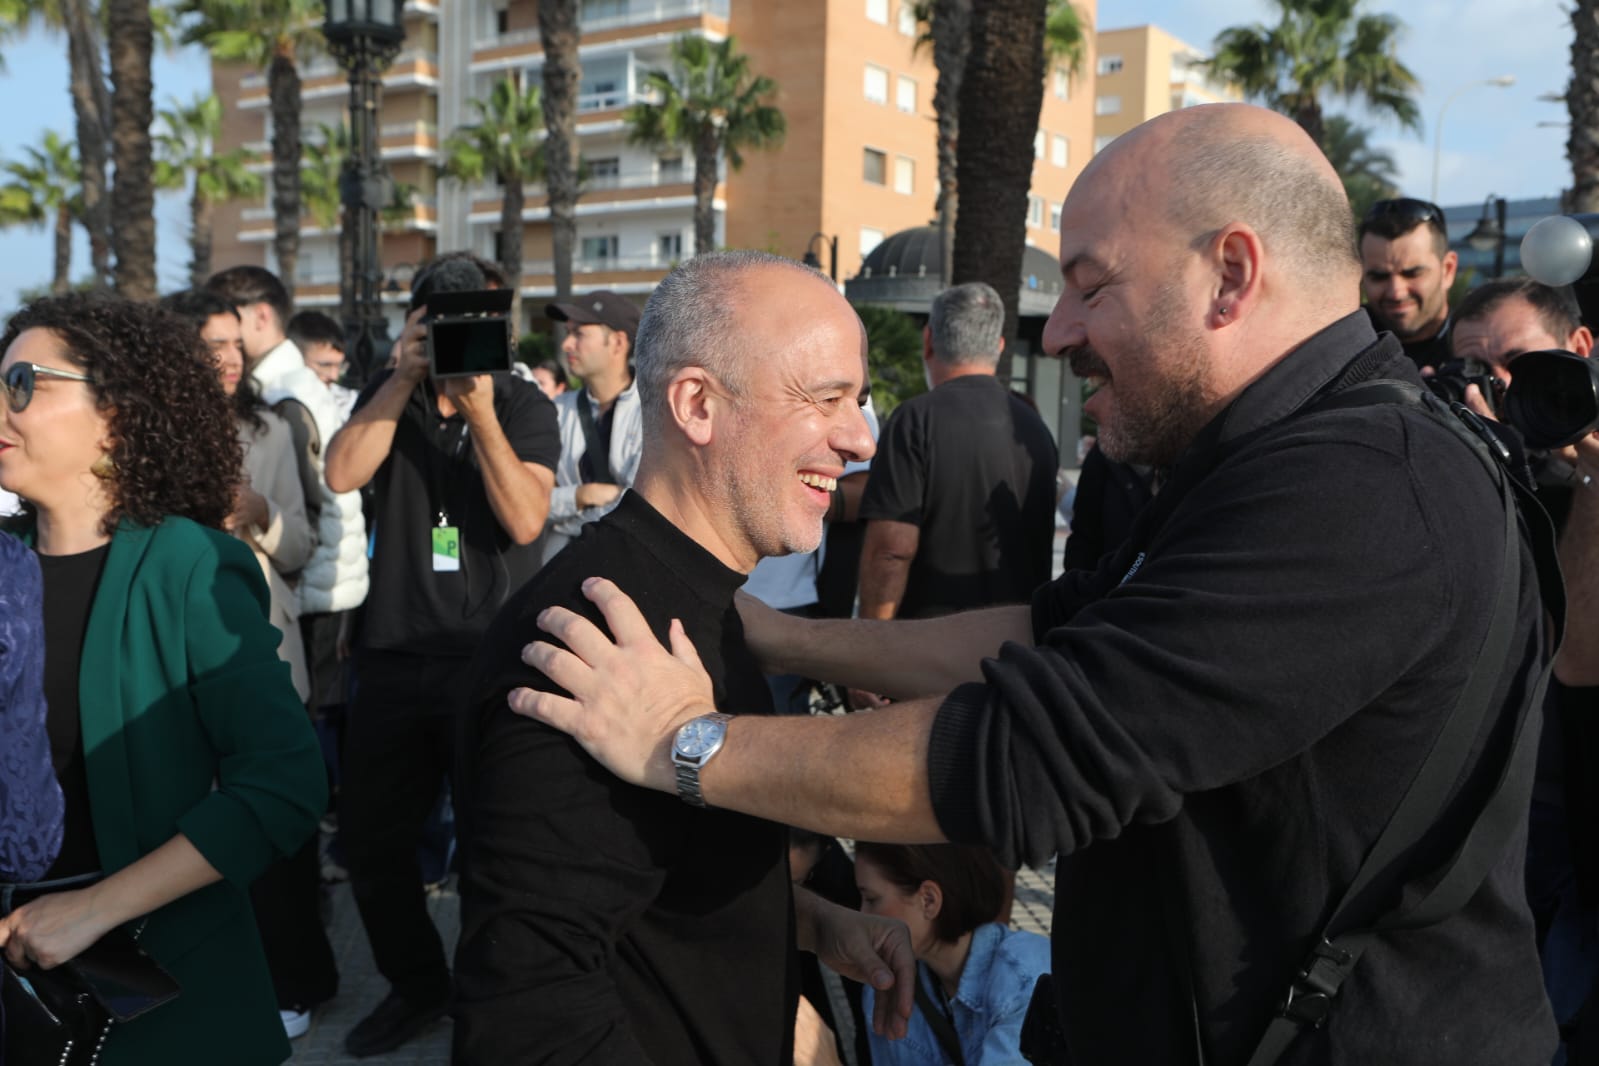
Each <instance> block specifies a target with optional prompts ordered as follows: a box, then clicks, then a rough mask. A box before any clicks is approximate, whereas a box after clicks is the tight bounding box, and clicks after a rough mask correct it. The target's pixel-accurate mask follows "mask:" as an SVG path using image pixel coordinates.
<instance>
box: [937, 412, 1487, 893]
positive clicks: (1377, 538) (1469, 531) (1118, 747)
mask: <svg viewBox="0 0 1599 1066" xmlns="http://www.w3.org/2000/svg"><path fill="white" fill-rule="evenodd" d="M1320 421H1322V420H1318V422H1320ZM1347 428H1348V427H1347V426H1345V427H1342V429H1339V428H1338V427H1334V428H1333V429H1332V430H1331V431H1329V430H1328V429H1327V427H1325V426H1321V427H1318V428H1316V429H1307V430H1306V431H1303V432H1300V433H1297V434H1295V435H1292V436H1290V437H1289V438H1288V439H1287V440H1286V441H1284V442H1283V443H1282V445H1281V446H1279V447H1277V448H1275V449H1274V450H1272V451H1270V452H1269V453H1266V452H1262V453H1260V454H1256V455H1254V456H1250V455H1247V454H1246V455H1243V456H1240V457H1238V458H1235V459H1234V460H1232V461H1230V462H1228V463H1226V464H1224V465H1223V466H1222V467H1221V468H1219V469H1218V470H1217V471H1216V472H1214V473H1213V474H1212V475H1211V476H1210V477H1209V478H1207V479H1206V481H1205V482H1204V483H1203V484H1201V485H1200V486H1198V487H1197V488H1196V489H1195V490H1194V491H1193V492H1192V493H1191V494H1190V497H1189V498H1188V499H1186V500H1185V501H1183V502H1182V503H1181V504H1180V505H1179V506H1178V507H1177V509H1176V510H1175V511H1174V512H1173V513H1172V515H1171V517H1170V518H1169V519H1168V521H1167V524H1166V525H1165V527H1164V528H1163V529H1162V530H1161V531H1160V532H1159V533H1157V534H1156V536H1155V539H1154V540H1153V541H1152V542H1151V543H1150V545H1149V548H1148V551H1147V555H1146V558H1145V559H1143V560H1142V561H1141V563H1140V565H1139V566H1137V567H1136V569H1135V572H1133V573H1132V574H1130V575H1129V576H1127V577H1125V578H1122V576H1121V575H1120V574H1116V575H1112V580H1115V581H1120V584H1117V585H1115V586H1114V587H1112V588H1111V589H1110V591H1109V592H1108V593H1107V594H1105V595H1103V596H1102V597H1101V598H1098V599H1096V600H1093V601H1091V602H1085V601H1083V600H1082V599H1081V596H1082V590H1081V588H1080V587H1079V584H1080V582H1074V581H1073V580H1070V579H1069V578H1070V575H1068V577H1067V578H1063V579H1062V580H1061V581H1060V582H1057V583H1056V585H1055V586H1052V587H1051V588H1050V589H1048V590H1046V591H1045V592H1043V593H1041V594H1040V596H1039V597H1038V599H1037V600H1036V601H1035V603H1034V621H1035V623H1045V622H1047V623H1048V625H1049V628H1048V631H1047V632H1045V633H1043V634H1042V635H1041V639H1040V644H1039V646H1038V647H1032V648H1028V647H1022V646H1019V645H1015V644H1010V645H1006V646H1005V647H1004V648H1003V649H1002V651H1001V653H1000V655H999V657H998V658H996V659H991V660H988V661H986V662H985V663H984V667H983V673H984V677H985V679H986V683H985V684H981V685H968V686H965V687H963V688H961V689H958V690H956V691H955V692H954V693H953V694H952V695H951V696H950V697H949V698H948V699H947V700H946V702H945V704H944V706H943V707H942V709H941V710H940V712H939V715H938V718H937V721H936V722H935V725H934V729H933V735H932V745H931V751H930V753H929V779H930V782H931V788H932V796H933V803H934V809H935V811H936V813H937V816H938V819H939V822H940V824H941V826H942V827H943V829H944V831H945V832H946V833H947V834H948V835H949V836H950V837H951V838H952V839H955V840H961V841H973V842H983V843H987V844H989V845H990V846H992V847H993V848H994V849H995V850H996V852H997V853H998V854H999V856H1000V858H1001V860H1002V861H1004V862H1009V863H1014V862H1017V861H1025V862H1028V863H1033V864H1037V863H1039V862H1042V861H1045V860H1047V859H1048V858H1049V856H1051V855H1053V854H1055V853H1057V852H1060V853H1067V852H1071V851H1074V850H1076V849H1078V848H1081V847H1084V846H1086V845H1087V844H1089V843H1090V842H1092V841H1094V840H1096V839H1101V838H1105V837H1111V836H1115V835H1117V834H1118V833H1119V832H1120V831H1121V829H1122V827H1124V826H1126V825H1129V824H1133V823H1138V822H1141V823H1158V822H1161V821H1164V820H1166V819H1169V818H1172V817H1174V816H1175V815H1176V814H1177V812H1178V811H1179V810H1180V809H1181V806H1182V803H1183V797H1184V795H1185V794H1187V793H1190V792H1197V791H1203V790H1207V789H1212V788H1217V787H1220V786H1223V785H1227V784H1230V783H1233V782H1236V781H1240V780H1244V779H1246V778H1250V777H1253V776H1256V775H1258V774H1260V773H1262V772H1264V771H1265V770H1268V769H1270V768H1272V767H1274V766H1277V765H1279V764H1281V763H1283V762H1286V761H1287V760H1289V759H1291V758H1293V757H1294V756H1295V755H1297V754H1299V753H1301V752H1303V751H1305V750H1306V749H1307V748H1309V746H1310V745H1311V744H1313V743H1314V742H1315V741H1316V740H1317V739H1318V738H1320V737H1322V736H1324V735H1326V734H1327V733H1328V732H1329V731H1331V730H1333V729H1334V728H1336V727H1337V726H1338V725H1339V724H1340V723H1341V722H1343V721H1344V720H1345V719H1347V718H1348V717H1349V716H1350V715H1352V714H1353V713H1355V712H1356V711H1357V710H1359V709H1361V708H1362V707H1366V706H1368V705H1369V704H1371V703H1372V702H1373V701H1374V700H1375V699H1376V698H1377V697H1378V696H1379V695H1381V694H1382V693H1384V692H1386V691H1387V690H1388V689H1389V688H1390V687H1391V686H1393V685H1394V684H1395V682H1396V680H1397V679H1399V678H1401V677H1402V676H1404V677H1407V678H1408V677H1409V676H1411V675H1408V674H1407V671H1411V670H1412V668H1413V667H1415V666H1416V664H1417V663H1418V661H1420V660H1423V659H1424V658H1425V657H1426V656H1427V655H1428V654H1429V652H1430V651H1431V650H1433V649H1435V648H1437V647H1438V646H1439V644H1440V642H1441V641H1442V640H1444V639H1447V637H1448V634H1447V633H1441V632H1439V631H1438V630H1439V626H1438V624H1437V620H1438V619H1440V618H1451V617H1455V616H1457V615H1458V614H1460V612H1459V611H1458V610H1457V609H1456V607H1455V605H1454V603H1453V600H1454V598H1455V597H1459V596H1477V597H1480V596H1482V595H1483V591H1482V590H1484V589H1491V588H1492V587H1493V586H1492V580H1493V578H1492V574H1488V573H1482V572H1478V573H1475V574H1473V573H1470V572H1469V564H1461V563H1460V560H1471V559H1477V560H1481V559H1484V558H1494V557H1495V552H1496V551H1497V550H1498V549H1497V548H1495V547H1494V546H1493V545H1492V543H1491V542H1492V540H1493V539H1494V532H1495V531H1494V530H1492V529H1481V528H1475V527H1469V528H1464V529H1462V528H1459V527H1460V525H1461V523H1460V521H1459V517H1458V516H1459V514H1460V513H1462V512H1461V501H1462V499H1468V498H1470V497H1469V494H1470V493H1473V492H1477V493H1491V492H1492V488H1491V486H1490V485H1489V484H1488V481H1487V479H1486V477H1483V476H1482V475H1481V472H1480V470H1473V469H1470V467H1471V465H1473V464H1474V461H1473V460H1472V459H1470V457H1469V456H1467V457H1466V458H1464V459H1463V460H1462V459H1460V458H1459V457H1458V455H1454V454H1451V455H1450V457H1449V460H1448V461H1449V462H1452V463H1453V466H1452V467H1449V468H1447V469H1443V470H1432V471H1430V472H1429V477H1428V478H1427V479H1426V480H1425V481H1423V480H1422V479H1420V478H1418V477H1416V476H1415V475H1414V473H1413V471H1414V469H1416V465H1415V464H1414V463H1413V462H1410V461H1407V456H1408V452H1409V447H1410V441H1409V440H1408V438H1409V436H1410V432H1409V431H1408V430H1407V429H1405V427H1404V426H1402V425H1401V424H1400V423H1399V422H1398V416H1397V415H1391V416H1385V424H1384V427H1383V430H1382V431H1381V432H1371V433H1367V434H1366V435H1365V439H1355V438H1354V437H1353V436H1351V437H1350V438H1349V439H1346V438H1345V436H1344V433H1345V432H1346V431H1347ZM1460 454H1464V453H1463V451H1462V452H1461V453H1460ZM1440 462H1442V460H1440ZM1473 479H1476V480H1475V481H1473ZM1463 494H1465V495H1463ZM1479 502H1480V501H1479ZM1465 513H1484V511H1483V509H1482V508H1481V507H1478V508H1476V509H1475V510H1470V509H1468V510H1466V511H1465ZM1446 537H1447V538H1449V539H1452V540H1455V541H1459V542H1462V550H1459V551H1443V550H1440V548H1441V546H1442V544H1443V543H1444V540H1445V538H1446ZM1086 576H1087V575H1079V578H1080V579H1081V578H1084V577H1086ZM1101 578H1102V579H1103V575H1101ZM1420 673H1421V675H1422V676H1425V671H1424V670H1423V671H1421V672H1420ZM1436 683H1437V684H1438V686H1439V691H1438V698H1439V699H1440V700H1448V699H1452V698H1454V692H1455V691H1456V690H1457V689H1458V679H1450V678H1438V679H1437V680H1436ZM1451 683H1453V684H1454V685H1455V686H1456V688H1455V689H1451V688H1450V687H1449V685H1450V684H1451ZM1411 728H1426V726H1424V725H1423V726H1412V725H1411V724H1410V723H1406V722H1396V723H1395V724H1394V729H1395V731H1396V732H1395V735H1396V737H1405V736H1407V735H1408V734H1407V733H1406V730H1408V729H1411ZM1371 763H1372V765H1371V767H1370V768H1369V770H1368V771H1367V772H1369V773H1372V774H1380V773H1383V772H1384V771H1385V763H1384V754H1383V753H1380V752H1378V753H1373V755H1372V760H1371Z"/></svg>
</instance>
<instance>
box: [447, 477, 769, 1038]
mask: <svg viewBox="0 0 1599 1066" xmlns="http://www.w3.org/2000/svg"><path fill="white" fill-rule="evenodd" d="M593 575H600V576H603V577H608V578H611V579H612V580H614V581H615V582H616V583H617V584H618V585H620V586H621V587H622V588H624V589H626V590H627V591H628V594H629V595H630V596H632V597H633V598H634V600H635V601H636V602H637V603H638V606H639V609H640V610H641V611H642V612H643V614H644V616H645V618H646V619H648V621H649V623H650V626H651V627H652V628H653V629H654V631H655V633H656V636H658V637H660V638H661V640H663V641H665V640H666V639H667V627H668V625H669V624H670V622H671V620H672V619H673V618H681V619H682V621H683V625H684V628H685V629H686V630H687V632H688V635H689V637H690V638H691V639H692V640H693V641H694V646H695V648H696V649H698V651H699V654H700V658H701V660H702V661H703V662H704V664H705V668H706V670H707V671H708V672H709V673H710V676H711V678H712V681H713V683H714V686H715V700H716V705H717V707H718V708H723V709H727V708H735V707H736V708H737V709H738V710H739V712H740V713H750V712H751V711H752V710H753V711H756V712H760V711H762V710H763V709H764V711H765V713H770V709H771V697H770V695H769V694H768V690H767V687H766V683H765V680H764V679H763V678H762V676H761V673H760V670H759V668H758V666H757V665H756V663H755V661H754V659H753V657H752V656H751V655H750V653H749V652H748V650H747V649H746V648H745V646H744V637H743V629H742V627H741V626H740V624H739V620H738V613H737V611H736V610H734V608H733V594H734V592H736V591H737V589H738V587H739V586H740V585H741V584H742V583H743V580H744V576H743V575H742V574H739V573H737V572H736V571H733V570H730V569H728V568H727V567H725V566H723V565H722V564H721V563H720V562H718V561H717V560H716V559H715V558H714V557H713V556H711V555H710V553H708V552H706V551H705V550H704V549H703V548H701V547H700V546H699V545H698V544H696V543H695V542H694V541H693V540H691V539H690V538H689V537H687V536H686V535H684V534H683V533H682V532H681V531H679V530H678V529H676V528H675V527H674V526H672V525H671V523H670V522H668V521H667V520H666V519H665V518H664V517H662V516H661V514H660V513H659V512H657V511H656V510H655V509H654V508H652V507H651V506H650V505H649V504H648V503H647V502H645V500H644V499H643V498H642V497H641V496H639V495H638V494H637V493H636V492H629V493H627V494H626V495H625V496H624V497H623V498H622V501H621V502H620V504H618V506H617V508H616V510H614V511H613V512H612V513H611V514H610V515H608V516H606V517H605V518H604V519H602V520H601V521H599V522H597V523H594V524H591V525H588V526H585V527H584V529H583V533H582V536H581V537H580V538H579V539H578V540H576V541H574V542H573V543H572V544H570V545H569V546H568V547H567V548H566V549H565V551H563V552H562V553H561V554H560V555H558V556H557V557H556V558H555V559H554V560H552V561H551V562H550V563H549V564H548V565H547V566H545V567H544V569H543V570H542V571H540V572H539V574H538V576H537V577H535V578H534V579H533V580H532V581H531V582H529V583H528V584H527V586H526V587H524V588H523V589H522V590H521V591H520V592H518V593H516V594H515V595H514V596H513V597H512V598H511V600H510V601H509V602H508V603H507V604H506V606H505V607H504V609H503V610H502V611H501V612H500V615H499V617H498V618H497V619H496V620H495V621H494V624H493V625H492V626H491V628H490V630H489V632H488V635H487V637H486V638H485V639H484V642H483V645H482V647H481V649H480V651H479V656H478V659H477V666H478V669H479V671H480V680H479V682H478V684H477V686H476V690H475V691H476V696H475V698H474V699H473V701H472V703H471V704H470V705H469V707H468V709H467V711H466V713H465V716H464V719H463V722H462V743H461V747H460V750H461V759H462V767H461V768H462V771H463V772H462V776H461V780H462V781H463V782H464V790H465V793H466V797H467V798H466V802H465V804H464V809H463V810H462V812H461V814H462V828H463V841H464V845H465V856H466V873H465V877H464V878H463V881H462V894H461V941H460V945H459V948H458V949H457V952H456V971H455V976H456V996H457V1005H456V1010H455V1015H456V1027H455V1061H456V1062H457V1063H460V1064H463V1066H469V1064H474V1063H484V1064H491V1063H492V1064H496V1066H498V1064H512V1063H514V1064H516V1066H529V1064H532V1063H540V1064H549V1066H555V1064H564V1063H580V1062H581V1063H605V1064H610V1063H616V1064H618V1066H621V1064H626V1066H646V1064H654V1066H779V1064H786V1063H788V1062H789V1061H790V1060H791V1058H792V1055H793V1050H792V1043H793V1032H794V1009H795V1005H796V1002H797V996H798V967H797V964H796V960H795V957H794V953H793V950H792V949H793V940H794V936H793V908H792V900H791V897H790V888H789V883H788V858H787V844H786V837H785V834H784V831H783V830H782V829H781V828H779V827H778V826H776V825H773V824H772V823H770V822H764V821H761V820H759V819H755V818H750V817H747V816H745V815H741V814H735V813H733V812H730V811H723V810H707V809H697V808H694V807H690V806H688V805H687V804H685V803H683V802H682V801H681V800H679V799H678V798H677V797H676V796H671V795H666V794H664V793H660V792H653V791H650V790H647V789H642V788H637V787H634V786H632V785H628V784H624V783H622V782H621V781H620V780H618V779H617V778H614V777H612V776H611V775H610V773H609V772H607V771H606V770H605V769H604V768H603V767H601V766H600V765H599V764H598V763H596V762H595V761H594V760H593V759H591V758H590V757H589V756H588V755H587V754H586V753H585V752H584V751H583V750H582V748H580V747H579V746H578V745H577V744H576V743H575V742H574V741H572V740H571V739H570V738H568V737H566V736H565V735H564V734H561V733H558V732H556V731H555V730H553V729H550V728H548V727H547V726H544V725H541V724H539V723H537V722H534V721H531V720H529V719H526V718H522V717H519V716H517V715H515V714H513V713H512V712H511V711H510V709H509V708H508V707H507V706H506V704H505V694H506V693H507V692H508V691H509V690H510V689H511V688H512V687H514V686H517V685H528V686H531V687H534V688H541V689H545V690H554V689H553V686H552V684H551V682H550V681H549V680H548V679H547V678H545V677H544V676H543V675H542V674H540V673H538V672H536V671H534V670H532V669H531V668H528V667H524V666H521V665H520V661H519V658H518V653H519V651H520V650H521V648H522V646H523V645H524V644H526V643H528V642H529V641H532V640H534V639H537V638H540V637H542V636H543V635H544V634H543V633H542V631H540V630H539V629H538V626H537V624H536V621H535V619H536V618H537V615H538V613H539V612H540V611H541V610H543V609H544V608H545V607H547V606H550V605H555V604H559V605H562V606H565V607H569V608H571V609H572V610H574V611H577V612H578V613H580V614H582V615H584V616H585V617H588V618H590V619H592V620H593V621H595V622H596V623H598V624H599V625H600V626H601V627H602V628H603V627H604V621H603V619H602V618H601V617H600V615H599V612H598V611H597V610H596V609H595V607H594V605H593V604H592V603H590V602H589V601H588V600H587V599H585V598H584V597H583V594H582V591H581V589H580V584H581V582H582V581H583V580H584V579H585V578H588V577H590V576H593Z"/></svg>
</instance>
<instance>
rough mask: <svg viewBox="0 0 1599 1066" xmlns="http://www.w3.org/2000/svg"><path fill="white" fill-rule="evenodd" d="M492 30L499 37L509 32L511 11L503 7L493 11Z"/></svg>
mask: <svg viewBox="0 0 1599 1066" xmlns="http://www.w3.org/2000/svg"><path fill="white" fill-rule="evenodd" d="M494 32H495V33H497V34H499V35H500V36H501V37H504V36H505V35H506V34H508V33H510V32H511V13H510V12H509V11H508V10H506V9H505V8H503V7H501V8H496V9H495V11H494Z"/></svg>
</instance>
